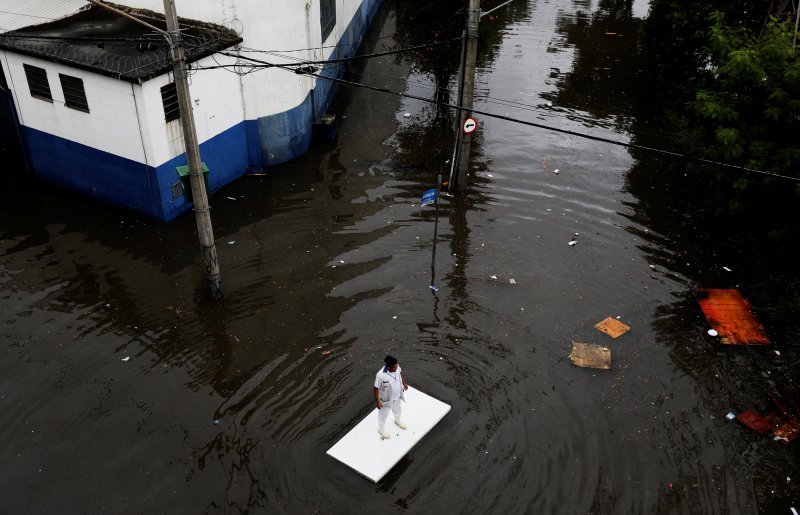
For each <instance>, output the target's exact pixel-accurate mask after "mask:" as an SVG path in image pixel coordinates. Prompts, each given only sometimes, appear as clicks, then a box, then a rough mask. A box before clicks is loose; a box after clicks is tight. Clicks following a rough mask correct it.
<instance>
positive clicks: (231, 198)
mask: <svg viewBox="0 0 800 515" xmlns="http://www.w3.org/2000/svg"><path fill="white" fill-rule="evenodd" d="M228 200H236V199H235V198H234V197H228Z"/></svg>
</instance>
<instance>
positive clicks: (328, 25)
mask: <svg viewBox="0 0 800 515" xmlns="http://www.w3.org/2000/svg"><path fill="white" fill-rule="evenodd" d="M319 24H320V26H321V27H322V41H323V42H324V41H325V40H326V39H328V36H329V35H330V33H331V32H333V28H334V27H335V26H336V0H320V3H319Z"/></svg>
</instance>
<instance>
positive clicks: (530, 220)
mask: <svg viewBox="0 0 800 515" xmlns="http://www.w3.org/2000/svg"><path fill="white" fill-rule="evenodd" d="M622 5H624V2H622ZM615 6H616V4H613V3H610V2H607V3H602V4H601V5H597V4H596V3H594V2H591V1H577V0H576V1H572V2H571V1H565V0H557V1H551V2H545V1H536V0H529V1H527V2H526V1H524V0H518V1H516V2H514V3H513V4H512V6H511V7H509V8H507V9H506V10H505V11H504V12H500V13H498V16H497V18H495V19H493V20H488V19H485V21H484V23H490V24H493V25H491V26H489V27H488V28H485V29H484V30H487V32H488V33H489V39H488V40H487V41H488V43H487V44H489V45H490V48H488V49H485V50H484V53H483V56H482V62H483V67H482V68H481V69H480V70H479V81H478V83H479V92H478V93H479V97H480V98H479V100H478V102H477V108H479V109H485V110H487V111H489V110H490V111H492V112H496V113H498V114H506V113H509V114H510V115H512V116H515V117H518V118H523V119H530V120H536V121H539V122H543V123H547V124H550V125H553V126H558V127H563V128H568V129H572V130H577V131H582V132H587V133H591V134H595V135H601V136H604V137H609V138H614V139H618V140H623V141H626V140H628V138H629V137H630V135H629V132H628V131H629V129H630V127H631V126H632V124H633V123H634V121H635V120H636V119H637V116H639V115H640V114H641V113H639V112H637V109H638V108H637V107H636V105H641V104H640V103H637V102H634V101H633V100H632V99H631V96H634V95H636V94H637V92H636V84H637V68H636V64H635V63H631V62H629V61H627V60H626V57H628V56H629V55H630V54H631V48H635V46H636V40H635V30H636V27H637V25H638V23H639V20H640V18H641V17H642V16H644V15H645V14H646V4H645V3H644V2H639V3H636V4H634V5H633V6H632V9H625V8H622V9H616V8H615ZM397 25H398V23H397V20H396V19H395V14H394V11H393V10H392V9H391V6H390V5H387V6H386V7H385V8H384V10H383V11H382V14H381V17H380V18H379V21H378V23H377V24H376V26H375V27H374V31H373V33H372V34H370V36H369V40H368V41H366V43H365V46H364V47H363V50H364V51H373V50H375V51H377V50H382V49H385V48H391V47H392V45H393V44H394V41H395V38H393V37H392V35H393V34H394V31H395V30H396V27H397ZM608 33H612V34H608ZM413 70H414V68H410V67H409V64H408V63H406V62H401V61H395V60H393V59H392V58H386V59H380V60H372V61H370V62H369V64H367V65H366V66H365V67H364V68H356V69H354V70H353V71H352V74H351V78H353V79H356V80H360V81H363V82H367V83H370V84H375V85H380V86H390V87H392V88H395V89H400V90H406V91H410V92H412V93H414V94H420V95H431V94H432V91H431V87H432V83H431V80H430V79H429V78H428V77H427V76H425V75H421V74H418V73H416V72H414V71H413ZM641 93H642V92H638V94H639V95H641ZM500 99H503V100H504V101H505V102H500V101H499V100H500ZM509 101H510V102H509ZM547 102H551V103H552V106H548V105H547ZM338 108H339V112H340V114H341V115H342V126H341V133H340V136H339V138H338V141H336V142H335V143H327V144H319V145H317V146H315V148H314V150H313V151H312V152H311V153H309V154H308V155H307V156H305V157H303V158H301V159H298V160H297V161H294V162H292V163H289V164H287V165H285V166H282V167H279V168H277V169H274V170H270V171H269V172H268V173H267V174H266V175H264V176H248V177H244V178H242V179H241V180H239V181H237V182H236V183H235V184H233V185H231V186H229V187H227V188H225V189H224V190H223V191H220V192H217V193H216V194H215V195H214V196H213V198H212V204H213V220H214V223H215V227H216V235H217V237H218V249H219V252H220V256H221V263H222V273H223V279H224V283H225V287H226V291H227V296H226V298H225V299H224V300H223V301H221V302H218V303H214V302H211V301H209V300H208V299H207V295H206V292H205V291H204V287H203V285H202V283H203V281H202V276H201V268H200V264H199V252H198V249H197V243H196V242H195V239H194V237H193V218H192V217H191V216H183V217H182V218H180V219H179V220H177V221H176V222H174V223H171V224H169V225H167V226H164V225H158V224H154V223H151V222H148V221H145V220H142V219H140V218H137V217H136V216H134V215H132V214H129V213H125V212H121V211H117V210H115V209H113V208H110V207H107V206H99V205H95V204H93V203H92V202H91V201H89V200H87V199H85V198H83V197H79V196H76V195H73V194H70V193H66V192H63V191H61V190H58V189H55V188H52V187H49V186H46V185H37V184H30V183H27V182H25V181H18V180H10V179H9V177H10V175H11V171H9V170H6V173H5V174H4V176H5V177H6V178H7V179H8V181H9V185H8V186H7V188H6V191H5V194H4V202H3V204H2V206H1V207H0V215H1V217H0V309H1V310H2V321H0V345H1V346H2V348H1V350H2V355H1V356H2V357H0V406H2V409H3V414H4V423H3V425H2V426H1V427H0V458H2V463H3V467H2V469H1V471H0V491H2V492H3V495H2V500H1V501H0V502H1V503H2V505H0V506H2V508H0V511H2V512H6V513H33V512H38V513H59V512H100V511H109V512H120V513H129V512H137V513H139V512H141V513H154V512H169V513H205V512H208V513H236V512H244V511H252V512H262V513H316V512H321V513H377V512H395V511H408V512H413V513H564V514H573V513H647V514H649V513H713V514H716V513H743V514H754V513H758V512H762V513H789V507H790V506H792V505H794V506H798V497H799V495H798V492H799V489H798V487H797V484H798V483H799V482H800V473H797V469H798V463H800V461H799V460H798V458H799V456H798V448H800V445H798V444H797V443H795V444H793V445H790V446H786V447H784V446H781V445H778V444H776V443H773V442H772V441H770V439H769V438H761V437H759V436H757V435H755V434H753V433H751V432H749V431H747V430H746V429H745V428H743V427H742V426H741V425H739V424H738V423H733V422H728V421H726V420H725V418H724V416H725V414H726V413H727V412H728V411H729V410H730V409H736V410H742V409H746V408H756V409H765V408H766V393H767V391H768V387H769V385H770V384H772V383H773V382H774V381H775V379H774V378H776V377H783V376H784V375H785V374H786V373H787V370H789V368H790V366H791V364H792V363H794V362H796V361H797V359H798V358H797V356H796V355H793V354H792V353H791V350H790V349H788V348H787V349H784V350H783V352H782V356H780V357H779V356H777V355H775V354H774V353H773V350H772V349H767V350H763V349H755V350H754V349H750V348H744V349H728V348H721V347H719V346H718V345H717V344H715V342H713V341H711V340H710V339H709V338H708V337H707V336H706V335H705V329H706V326H705V323H704V321H703V320H702V317H701V316H700V315H699V313H698V310H697V308H696V305H695V303H694V302H693V300H692V298H691V295H690V290H691V288H692V287H695V286H709V287H713V286H721V287H728V286H736V285H740V286H741V287H742V288H745V289H746V288H747V287H748V286H749V283H748V281H750V280H751V278H750V277H749V276H748V272H747V266H746V265H745V262H744V258H743V257H742V256H741V255H740V254H738V253H737V248H738V247H736V246H735V245H732V244H731V245H729V244H728V239H722V240H719V239H715V238H714V237H712V236H709V235H706V234H705V233H704V232H703V230H702V228H700V227H696V226H695V225H693V222H692V216H691V212H687V211H686V210H685V209H680V210H679V209H676V208H674V207H673V206H674V205H675V199H672V198H670V196H669V192H670V191H672V190H671V189H670V188H669V184H668V181H669V180H671V179H670V178H669V177H673V176H671V175H667V176H665V175H663V174H660V171H659V170H660V167H663V166H666V165H665V164H664V161H663V159H662V160H659V161H656V160H653V161H647V160H646V158H642V159H639V160H636V161H635V160H634V159H633V158H632V157H631V156H630V155H629V154H628V152H627V151H625V150H624V149H622V148H620V147H613V146H609V145H605V144H600V143H596V142H591V141H586V140H581V139H576V138H572V137H565V136H562V135H559V134H556V133H551V132H546V131H542V130H536V129H531V128H528V127H524V126H516V125H512V124H509V123H507V122H500V121H495V120H480V123H481V133H480V135H481V137H480V138H479V144H478V146H477V148H476V155H475V160H474V161H475V169H474V172H475V173H474V176H473V184H472V188H471V190H470V192H469V194H468V195H467V196H466V197H465V198H464V199H462V200H459V201H458V202H453V203H449V204H445V205H444V206H443V210H442V217H441V221H440V226H439V231H440V236H441V241H440V243H439V247H438V262H437V283H438V286H439V288H440V289H439V292H438V294H437V295H435V296H434V295H432V294H431V292H430V291H429V290H428V288H427V284H428V281H429V279H430V268H429V267H430V255H431V252H430V251H431V247H430V241H431V237H432V232H433V210H432V209H431V208H425V209H422V210H421V209H420V207H419V203H418V202H419V201H418V199H419V196H420V194H421V192H422V191H424V190H425V189H428V188H430V187H432V184H434V183H435V174H436V172H437V171H438V169H439V167H440V165H441V161H442V159H443V156H446V155H447V154H448V153H449V151H450V148H449V147H445V146H446V145H449V143H447V142H448V141H449V138H450V136H451V135H450V134H449V133H447V131H445V133H444V134H443V133H442V129H441V127H442V125H443V124H442V123H441V122H442V120H441V113H437V112H436V110H435V109H433V108H431V107H430V106H426V105H423V104H421V103H419V102H415V101H405V100H399V99H397V98H394V97H390V96H386V95H383V94H381V93H377V92H370V91H365V90H349V91H342V94H341V95H340V100H339V102H338ZM406 112H408V113H410V114H411V115H412V116H411V117H410V118H406V117H405V116H404V113H406ZM444 125H446V124H444ZM654 133H657V131H654ZM652 137H653V138H656V139H657V134H656V135H654V136H652ZM671 166H673V167H674V163H673V164H671ZM555 169H558V170H559V171H560V173H559V174H555V173H554V170H555ZM575 233H578V235H579V236H577V241H578V244H577V245H575V246H569V245H568V242H569V241H570V240H571V239H572V237H573V235H574V234H575ZM651 265H652V266H651ZM723 266H727V267H729V268H731V269H732V270H733V271H732V272H727V271H725V269H723ZM495 278H496V279H495ZM512 279H513V280H514V282H515V283H514V284H512V281H511V280H512ZM607 316H614V317H617V316H619V317H620V319H621V320H622V321H624V322H625V323H627V324H628V325H630V326H631V327H632V331H631V332H630V333H628V334H626V335H624V336H623V337H621V338H619V339H618V340H614V341H612V340H610V339H608V338H607V337H606V336H605V335H603V334H601V333H599V332H598V331H596V330H595V329H593V326H594V324H595V323H597V322H599V321H600V320H602V319H604V318H605V317H607ZM572 341H579V342H588V343H598V344H604V345H608V346H609V347H610V348H611V349H612V352H613V370H612V371H609V372H606V371H593V370H590V369H579V368H574V367H572V366H571V365H570V363H569V358H568V355H569V352H570V348H571V342H572ZM781 348H782V349H783V347H781ZM323 352H324V353H323ZM328 352H329V353H330V354H329V355H328V354H327V353H328ZM387 352H391V353H393V354H395V355H396V356H398V358H399V359H400V362H401V363H402V365H403V368H404V370H405V371H406V372H407V375H408V378H409V382H410V383H411V384H413V385H414V386H416V387H418V388H419V389H421V390H423V391H425V392H427V393H429V394H432V395H434V396H435V397H437V398H439V399H442V400H444V401H446V402H448V403H450V404H451V405H452V411H451V412H450V414H449V415H448V416H447V417H446V418H445V419H444V420H443V421H442V423H441V424H440V425H439V426H437V428H435V430H434V431H433V432H432V433H430V434H429V435H428V436H427V437H426V438H425V439H424V440H423V441H422V442H421V443H420V444H419V445H418V446H417V447H416V448H415V449H413V451H412V452H411V453H410V454H409V455H408V456H407V457H406V458H404V459H403V460H402V461H401V462H400V464H399V465H398V466H397V467H395V468H394V469H393V470H392V472H391V473H390V474H389V475H388V476H387V477H386V478H385V479H384V480H383V481H382V482H381V483H380V484H378V485H373V484H372V483H370V482H368V481H367V480H365V479H363V478H361V477H360V476H358V475H357V474H356V473H354V472H352V471H351V470H349V469H347V468H346V467H344V466H343V465H341V464H339V463H337V462H335V461H333V460H332V459H330V458H328V457H327V456H326V455H325V451H326V450H327V449H328V448H329V447H330V446H331V445H332V444H333V443H334V442H336V441H337V440H338V439H339V438H340V437H342V436H343V435H344V434H345V433H346V432H347V431H348V430H349V428H351V427H352V426H353V425H354V424H355V423H356V422H357V421H358V420H360V419H361V418H362V417H363V416H364V415H365V414H366V413H368V412H369V411H370V410H371V406H372V405H371V381H372V379H373V377H374V373H375V371H376V370H377V368H378V367H379V366H380V363H381V360H382V358H383V356H384V355H385V354H386V353H387ZM128 358H130V359H128ZM125 360H127V361H125ZM406 409H409V410H411V409H413V406H407V407H406ZM214 420H218V421H219V423H218V425H214V423H213V421H214ZM374 459H380V456H375V457H374ZM793 503H794V504H793Z"/></svg>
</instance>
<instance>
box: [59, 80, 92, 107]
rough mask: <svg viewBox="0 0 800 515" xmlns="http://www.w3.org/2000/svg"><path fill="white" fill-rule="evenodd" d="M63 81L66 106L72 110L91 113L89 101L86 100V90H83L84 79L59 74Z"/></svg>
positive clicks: (62, 86) (62, 88) (62, 87)
mask: <svg viewBox="0 0 800 515" xmlns="http://www.w3.org/2000/svg"><path fill="white" fill-rule="evenodd" d="M58 78H59V79H61V90H62V91H63V92H64V104H65V105H66V106H67V107H69V108H70V109H76V110H78V111H83V112H84V113H88V112H89V101H88V100H86V90H85V89H83V79H79V78H78V77H70V76H69V75H64V74H62V73H59V74H58Z"/></svg>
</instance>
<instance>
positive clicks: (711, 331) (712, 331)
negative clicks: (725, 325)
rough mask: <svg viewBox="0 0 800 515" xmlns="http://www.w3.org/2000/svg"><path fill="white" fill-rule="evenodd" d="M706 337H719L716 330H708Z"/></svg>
mask: <svg viewBox="0 0 800 515" xmlns="http://www.w3.org/2000/svg"><path fill="white" fill-rule="evenodd" d="M708 335H709V336H718V335H719V333H718V332H717V330H716V329H709V330H708Z"/></svg>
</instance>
